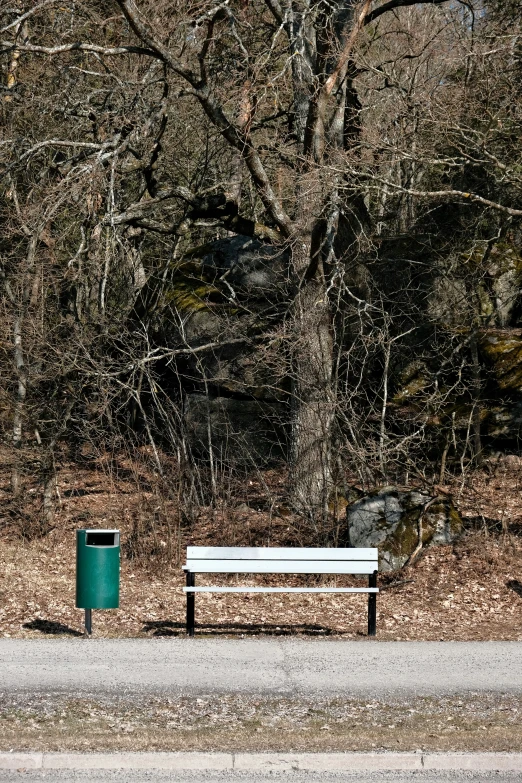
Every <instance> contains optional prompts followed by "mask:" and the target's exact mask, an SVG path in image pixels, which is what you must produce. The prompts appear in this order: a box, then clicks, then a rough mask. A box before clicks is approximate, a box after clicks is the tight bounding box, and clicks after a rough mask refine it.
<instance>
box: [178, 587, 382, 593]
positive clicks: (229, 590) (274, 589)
mask: <svg viewBox="0 0 522 783" xmlns="http://www.w3.org/2000/svg"><path fill="white" fill-rule="evenodd" d="M183 592H184V593H378V592H379V588H378V587H184V588H183Z"/></svg>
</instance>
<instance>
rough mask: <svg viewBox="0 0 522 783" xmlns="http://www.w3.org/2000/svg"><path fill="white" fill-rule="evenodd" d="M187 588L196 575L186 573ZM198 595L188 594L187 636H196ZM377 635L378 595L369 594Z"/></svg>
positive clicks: (371, 627) (373, 582) (371, 630)
mask: <svg viewBox="0 0 522 783" xmlns="http://www.w3.org/2000/svg"><path fill="white" fill-rule="evenodd" d="M185 576H186V580H187V587H195V586H196V574H193V573H192V572H191V571H186V572H185ZM368 587H377V571H374V572H373V574H370V575H369V577H368ZM195 611H196V594H195V593H187V636H194V631H195V625H196V622H195ZM376 635H377V593H368V636H376Z"/></svg>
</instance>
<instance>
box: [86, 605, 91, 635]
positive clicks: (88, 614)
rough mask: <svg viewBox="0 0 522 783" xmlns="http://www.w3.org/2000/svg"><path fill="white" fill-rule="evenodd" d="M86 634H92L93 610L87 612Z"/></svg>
mask: <svg viewBox="0 0 522 783" xmlns="http://www.w3.org/2000/svg"><path fill="white" fill-rule="evenodd" d="M85 633H86V634H87V636H90V635H91V634H92V609H86V610H85Z"/></svg>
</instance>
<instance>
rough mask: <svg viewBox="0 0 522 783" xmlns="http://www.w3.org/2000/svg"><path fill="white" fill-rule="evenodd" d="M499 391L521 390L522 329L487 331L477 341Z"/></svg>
mask: <svg viewBox="0 0 522 783" xmlns="http://www.w3.org/2000/svg"><path fill="white" fill-rule="evenodd" d="M479 345H480V349H481V351H482V354H483V355H484V356H485V357H486V359H487V360H488V361H489V363H490V364H491V365H492V368H493V371H494V373H495V376H496V378H497V382H498V385H499V387H500V388H501V389H516V390H517V391H521V390H522V329H487V330H484V331H483V332H482V334H481V336H480V340H479Z"/></svg>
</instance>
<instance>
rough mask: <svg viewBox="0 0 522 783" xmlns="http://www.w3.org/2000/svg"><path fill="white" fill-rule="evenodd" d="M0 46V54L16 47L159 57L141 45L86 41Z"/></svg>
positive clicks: (34, 51)
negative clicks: (109, 44) (53, 44)
mask: <svg viewBox="0 0 522 783" xmlns="http://www.w3.org/2000/svg"><path fill="white" fill-rule="evenodd" d="M0 46H1V47H2V49H1V50H0V54H5V53H7V52H11V51H13V50H14V49H16V50H17V51H19V52H29V53H32V54H47V55H50V56H53V55H55V54H65V53H66V52H92V53H93V54H101V55H103V56H104V57H114V56H116V55H120V54H142V55H147V56H148V57H157V58H158V59H161V58H160V57H159V55H158V54H157V53H156V52H154V51H153V50H151V49H145V48H144V47H142V46H116V47H106V46H97V45H96V44H88V43H72V44H62V45H61V46H38V45H37V44H28V43H26V44H20V43H13V42H12V41H1V42H0Z"/></svg>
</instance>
